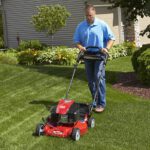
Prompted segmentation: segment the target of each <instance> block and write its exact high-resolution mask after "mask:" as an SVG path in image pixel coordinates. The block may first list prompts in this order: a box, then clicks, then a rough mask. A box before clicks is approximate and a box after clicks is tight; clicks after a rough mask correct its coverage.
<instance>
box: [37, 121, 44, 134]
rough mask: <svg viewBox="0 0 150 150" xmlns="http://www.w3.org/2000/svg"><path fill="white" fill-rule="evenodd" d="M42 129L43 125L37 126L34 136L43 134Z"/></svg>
mask: <svg viewBox="0 0 150 150" xmlns="http://www.w3.org/2000/svg"><path fill="white" fill-rule="evenodd" d="M43 128H44V124H38V125H37V126H36V130H35V134H36V135H37V136H40V135H43V134H44V131H43Z"/></svg>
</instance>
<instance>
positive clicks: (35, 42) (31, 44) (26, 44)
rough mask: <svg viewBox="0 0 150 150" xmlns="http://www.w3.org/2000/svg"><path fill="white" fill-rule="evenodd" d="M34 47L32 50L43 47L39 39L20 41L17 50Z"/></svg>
mask: <svg viewBox="0 0 150 150" xmlns="http://www.w3.org/2000/svg"><path fill="white" fill-rule="evenodd" d="M28 48H30V49H34V50H41V49H43V46H42V44H41V43H40V41H39V40H27V41H23V40H22V41H21V42H20V44H19V46H18V48H17V50H18V51H24V50H26V49H28Z"/></svg>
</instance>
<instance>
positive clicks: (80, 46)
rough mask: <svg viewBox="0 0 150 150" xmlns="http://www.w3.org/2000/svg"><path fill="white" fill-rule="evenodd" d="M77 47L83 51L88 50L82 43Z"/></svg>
mask: <svg viewBox="0 0 150 150" xmlns="http://www.w3.org/2000/svg"><path fill="white" fill-rule="evenodd" d="M77 48H78V49H79V50H80V51H81V52H84V51H86V48H85V47H83V46H82V45H81V44H77Z"/></svg>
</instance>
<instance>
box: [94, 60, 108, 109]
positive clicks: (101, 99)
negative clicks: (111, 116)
mask: <svg viewBox="0 0 150 150" xmlns="http://www.w3.org/2000/svg"><path fill="white" fill-rule="evenodd" d="M99 78H100V81H99ZM95 81H96V83H95V84H96V85H97V84H98V81H99V84H98V99H97V106H101V107H103V108H104V107H105V106H106V85H105V65H104V62H103V61H96V62H95ZM96 88H97V86H96Z"/></svg>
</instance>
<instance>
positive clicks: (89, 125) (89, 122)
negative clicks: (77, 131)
mask: <svg viewBox="0 0 150 150" xmlns="http://www.w3.org/2000/svg"><path fill="white" fill-rule="evenodd" d="M88 127H89V128H94V127H95V119H94V118H90V119H89V120H88Z"/></svg>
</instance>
